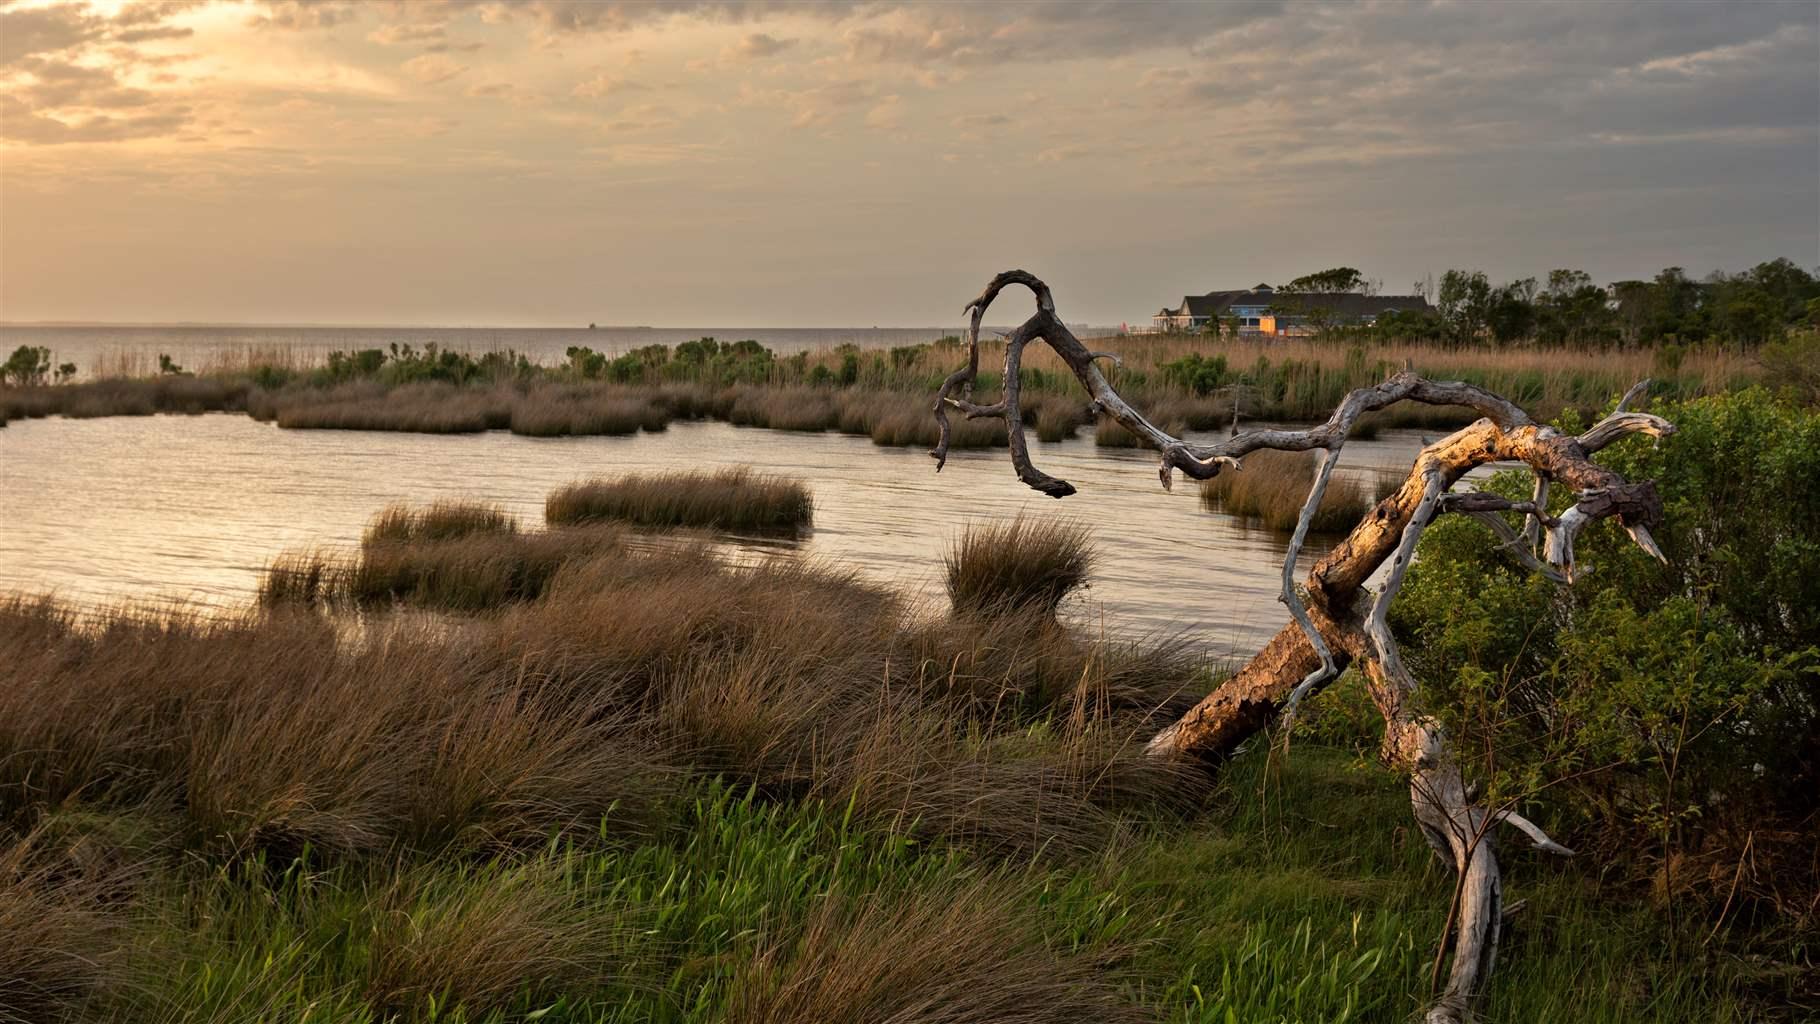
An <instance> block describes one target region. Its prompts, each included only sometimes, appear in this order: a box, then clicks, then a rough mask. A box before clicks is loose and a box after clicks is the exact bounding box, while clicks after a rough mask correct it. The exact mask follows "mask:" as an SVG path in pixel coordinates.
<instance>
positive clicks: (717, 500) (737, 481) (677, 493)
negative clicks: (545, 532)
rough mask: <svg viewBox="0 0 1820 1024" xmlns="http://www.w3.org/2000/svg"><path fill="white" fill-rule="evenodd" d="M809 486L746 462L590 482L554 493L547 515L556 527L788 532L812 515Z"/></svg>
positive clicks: (808, 519)
mask: <svg viewBox="0 0 1820 1024" xmlns="http://www.w3.org/2000/svg"><path fill="white" fill-rule="evenodd" d="M814 508H815V504H814V500H813V499H812V498H811V497H810V494H809V489H808V488H807V487H805V486H804V485H803V484H801V483H800V482H798V481H795V480H790V479H787V478H785V477H780V476H769V475H765V474H760V473H754V472H752V471H751V469H749V468H748V467H745V466H734V467H729V468H726V469H720V470H715V471H713V472H707V471H689V470H684V471H677V472H671V473H658V474H652V475H636V474H635V475H632V476H626V477H621V478H619V479H617V480H591V481H587V482H585V483H578V484H570V485H569V486H567V487H563V488H560V489H558V490H556V491H554V492H552V493H551V494H550V496H549V498H548V499H547V500H546V501H545V503H544V519H545V521H547V522H549V523H550V524H552V525H569V524H574V523H587V522H597V521H603V520H605V521H616V522H625V523H631V524H634V525H637V526H652V527H676V526H694V527H705V528H709V529H719V530H730V531H755V532H780V531H782V532H788V531H795V530H798V529H800V528H802V527H805V526H808V525H809V523H810V522H811V520H812V519H813V516H814Z"/></svg>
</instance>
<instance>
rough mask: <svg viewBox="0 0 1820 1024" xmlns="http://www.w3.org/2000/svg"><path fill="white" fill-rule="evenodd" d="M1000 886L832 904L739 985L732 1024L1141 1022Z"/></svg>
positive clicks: (778, 943) (839, 895) (775, 947)
mask: <svg viewBox="0 0 1820 1024" xmlns="http://www.w3.org/2000/svg"><path fill="white" fill-rule="evenodd" d="M1007 889H1008V887H1007V886H1004V885H994V884H992V882H991V881H990V880H982V881H976V882H967V883H948V884H946V885H944V886H943V887H942V888H941V889H939V890H934V891H917V892H903V893H892V892H883V893H874V894H869V895H865V896H853V895H849V894H847V893H844V892H834V893H830V894H829V895H828V896H826V897H824V898H823V900H822V902H821V904H820V905H819V906H818V907H817V908H816V910H815V911H814V912H813V913H812V914H811V915H810V917H809V920H808V921H807V922H806V923H805V924H804V925H803V927H802V929H801V931H800V933H798V934H796V935H793V936H790V937H788V938H783V939H777V940H774V941H773V944H772V945H771V946H770V947H769V948H767V949H765V950H763V951H762V952H761V953H760V954H759V956H758V957H757V958H756V959H755V960H754V961H753V963H752V964H751V965H749V966H748V967H747V968H746V969H745V970H743V971H742V972H741V973H740V974H739V976H738V977H737V979H736V980H735V983H734V991H733V997H732V1005H731V1007H730V1009H729V1012H728V1014H727V1018H726V1019H727V1020H728V1022H729V1024H809V1022H819V1021H878V1022H883V1021H902V1022H906V1024H908V1022H910V1021H915V1022H917V1024H1002V1022H1007V1021H1017V1022H1019V1024H1073V1022H1076V1021H1105V1022H1123V1021H1133V1022H1135V1021H1141V1020H1146V1019H1148V1016H1147V1015H1146V1014H1145V1013H1144V1012H1143V1011H1142V1010H1141V1009H1140V1008H1139V1007H1137V1006H1134V1005H1132V1004H1131V1003H1129V1002H1127V1001H1125V1000H1124V999H1121V998H1119V996H1118V992H1117V988H1116V986H1114V985H1113V983H1112V982H1111V981H1110V980H1109V979H1108V978H1106V977H1104V976H1102V975H1101V974H1099V973H1098V972H1097V971H1096V970H1095V969H1094V966H1093V964H1092V962H1091V961H1090V960H1087V959H1085V958H1081V957H1069V956H1066V955H1063V954H1062V953H1059V952H1057V951H1054V950H1051V949H1050V948H1049V947H1048V945H1047V944H1046V943H1045V942H1044V940H1043V936H1042V932H1041V929H1040V928H1039V927H1038V925H1037V923H1036V922H1034V921H1032V920H1031V919H1030V917H1029V915H1028V913H1027V912H1026V911H1024V910H1022V909H1020V908H1019V907H1018V906H1017V905H1016V902H1015V900H1014V899H1013V898H1011V897H1008V896H1007V895H1006V892H1007Z"/></svg>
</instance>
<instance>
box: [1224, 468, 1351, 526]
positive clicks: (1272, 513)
mask: <svg viewBox="0 0 1820 1024" xmlns="http://www.w3.org/2000/svg"><path fill="white" fill-rule="evenodd" d="M1240 461H1241V464H1242V467H1243V468H1241V469H1237V470H1234V469H1227V470H1224V471H1222V472H1221V473H1220V475H1219V476H1216V477H1214V478H1213V479H1211V480H1203V481H1201V504H1202V505H1203V506H1204V507H1206V508H1208V509H1212V510H1217V511H1221V512H1225V513H1227V514H1228V515H1234V516H1239V517H1241V518H1243V519H1247V520H1252V521H1255V522H1259V523H1262V524H1263V525H1264V526H1265V527H1266V528H1268V529H1272V530H1283V531H1288V530H1293V529H1295V525H1296V521H1297V520H1298V519H1300V518H1301V515H1302V506H1303V505H1305V504H1307V502H1308V492H1309V489H1310V488H1311V487H1313V486H1314V479H1315V475H1316V474H1317V473H1318V472H1319V467H1320V455H1319V454H1318V453H1316V452H1279V451H1273V450H1269V449H1265V450H1262V451H1256V452H1252V453H1251V454H1250V455H1247V456H1245V457H1244V458H1243V459H1242V460H1240ZM1374 500H1375V499H1374V498H1373V496H1371V495H1368V494H1367V493H1366V491H1365V488H1364V487H1362V486H1361V485H1360V484H1359V483H1358V482H1357V481H1355V480H1353V479H1351V478H1349V477H1341V476H1335V477H1334V478H1332V479H1330V480H1328V481H1327V491H1326V493H1325V494H1323V495H1322V496H1321V504H1320V507H1319V508H1317V509H1316V510H1315V514H1314V519H1313V520H1312V521H1311V522H1310V523H1309V529H1310V530H1312V531H1314V532H1316V533H1344V532H1346V531H1348V530H1350V529H1352V528H1353V527H1354V526H1355V525H1357V524H1358V522H1359V519H1360V517H1362V516H1363V515H1364V514H1365V512H1366V510H1367V509H1369V508H1370V507H1371V505H1372V502H1373V501H1374Z"/></svg>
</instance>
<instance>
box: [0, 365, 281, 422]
mask: <svg viewBox="0 0 1820 1024" xmlns="http://www.w3.org/2000/svg"><path fill="white" fill-rule="evenodd" d="M249 390H250V389H249V386H248V384H247V383H246V382H245V381H242V380H227V379H221V378H214V377H192V376H188V375H181V376H169V375H166V376H159V377H141V378H130V379H129V378H104V379H101V380H91V381H83V382H81V383H78V384H60V385H55V386H39V387H8V386H0V418H11V419H28V418H37V417H43V416H67V417H69V418H71V419H93V418H96V417H101V416H152V415H155V414H157V413H183V414H190V415H193V414H197V413H204V412H238V411H241V410H244V409H245V408H246V401H247V393H248V391H249Z"/></svg>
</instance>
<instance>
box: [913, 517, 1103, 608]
mask: <svg viewBox="0 0 1820 1024" xmlns="http://www.w3.org/2000/svg"><path fill="white" fill-rule="evenodd" d="M1094 557H1095V556H1094V553H1093V546H1092V543H1091V541H1090V539H1089V534H1088V531H1087V528H1086V526H1084V525H1083V524H1081V523H1079V522H1075V521H1073V520H1060V519H1037V518H1027V517H1025V516H1022V515H1020V516H1018V517H1016V518H1015V519H1011V520H1008V521H1004V522H984V523H978V522H976V523H969V524H967V526H966V528H965V529H963V530H962V531H961V535H960V537H959V538H958V539H957V540H956V541H955V542H954V544H953V546H952V547H950V548H949V549H948V552H947V554H946V556H945V557H944V559H943V562H944V565H945V567H946V569H947V582H948V599H949V601H951V602H952V603H953V605H954V609H955V611H957V612H981V611H991V610H1012V609H1020V608H1029V607H1035V608H1040V609H1042V610H1043V611H1046V612H1048V613H1051V614H1053V613H1054V612H1055V609H1056V606H1057V605H1059V604H1061V601H1062V598H1064V597H1066V596H1068V594H1069V593H1071V592H1073V591H1074V590H1076V589H1078V588H1080V587H1082V586H1084V585H1085V584H1086V583H1087V579H1088V577H1089V576H1090V575H1091V574H1092V572H1093V561H1094Z"/></svg>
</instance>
